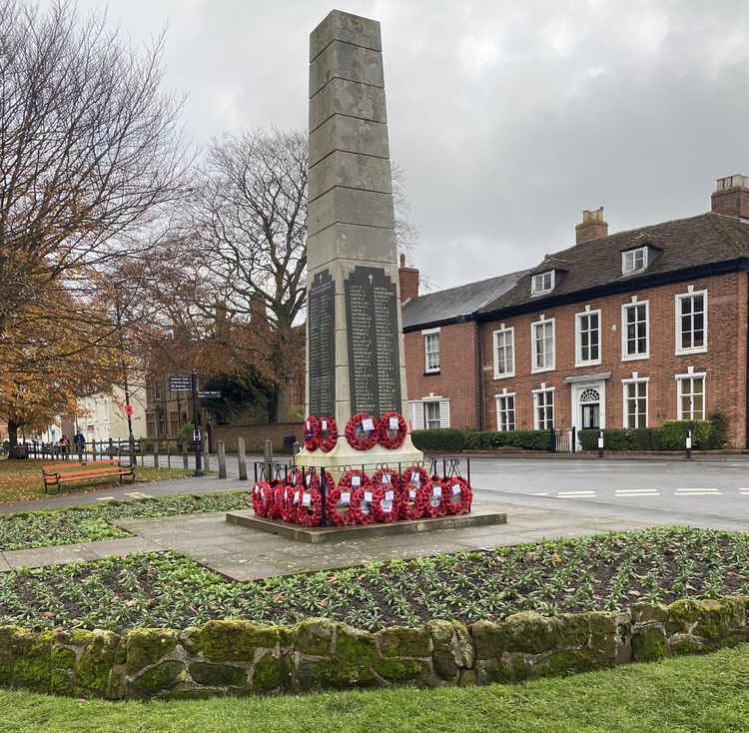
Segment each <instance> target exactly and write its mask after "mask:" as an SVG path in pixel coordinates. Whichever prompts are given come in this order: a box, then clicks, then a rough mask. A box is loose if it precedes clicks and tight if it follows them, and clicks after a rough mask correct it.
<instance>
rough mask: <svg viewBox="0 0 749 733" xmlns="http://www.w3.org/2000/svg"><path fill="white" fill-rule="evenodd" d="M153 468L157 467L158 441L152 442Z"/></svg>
mask: <svg viewBox="0 0 749 733" xmlns="http://www.w3.org/2000/svg"><path fill="white" fill-rule="evenodd" d="M153 467H154V468H158V467H159V441H158V440H154V441H153Z"/></svg>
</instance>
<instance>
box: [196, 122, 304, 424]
mask: <svg viewBox="0 0 749 733" xmlns="http://www.w3.org/2000/svg"><path fill="white" fill-rule="evenodd" d="M306 217H307V137H306V135H304V134H301V133H285V132H278V131H274V132H271V133H263V132H257V133H244V134H242V135H240V136H225V137H224V138H222V139H221V140H220V141H214V142H213V144H212V145H211V146H210V148H209V149H208V151H207V154H206V157H205V161H204V163H203V165H202V166H201V168H200V173H199V177H198V180H197V182H196V185H195V196H194V199H193V201H192V205H191V207H190V209H189V234H188V236H190V237H191V238H192V241H193V245H194V247H195V249H194V261H195V262H197V263H199V267H198V269H197V271H196V274H195V277H194V278H193V280H192V282H193V283H194V287H195V288H196V289H201V288H202V289H203V293H204V295H203V298H202V310H203V314H204V315H208V312H210V311H213V310H214V309H215V304H216V302H221V303H222V304H223V305H225V308H226V312H227V315H228V316H229V317H230V318H235V319H236V320H238V321H242V322H245V323H248V324H250V325H251V326H252V328H253V330H255V329H257V328H258V327H260V329H262V330H263V331H265V332H266V333H267V339H266V340H265V341H264V342H258V341H257V340H254V341H253V340H247V342H246V343H249V344H252V345H254V348H258V347H259V348H264V349H265V351H266V353H265V354H256V355H255V356H256V357H259V358H260V359H261V360H265V361H268V362H270V363H272V365H273V366H274V369H275V381H276V384H277V387H278V403H277V409H276V415H277V419H278V420H280V421H283V420H286V419H287V415H288V407H289V384H290V378H291V373H292V369H291V365H290V360H291V359H292V358H294V356H293V351H294V345H295V339H294V324H295V321H297V320H298V318H299V317H300V315H301V313H302V311H303V309H304V304H305V298H306V280H305V276H306V267H307V227H306ZM207 285H209V286H210V288H211V290H210V292H211V296H210V297H209V298H208V299H206V298H205V288H206V286H207ZM186 310H187V309H186ZM258 321H262V323H259V322H258ZM297 357H298V354H297Z"/></svg>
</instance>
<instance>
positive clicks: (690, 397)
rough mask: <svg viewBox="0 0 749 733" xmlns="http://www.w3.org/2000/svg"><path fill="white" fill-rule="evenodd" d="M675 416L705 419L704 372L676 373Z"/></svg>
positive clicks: (683, 418) (681, 418)
mask: <svg viewBox="0 0 749 733" xmlns="http://www.w3.org/2000/svg"><path fill="white" fill-rule="evenodd" d="M676 397H677V403H676V408H677V415H676V416H677V418H678V419H679V420H704V419H705V373H704V372H702V373H697V372H692V371H690V372H688V373H687V374H677V375H676Z"/></svg>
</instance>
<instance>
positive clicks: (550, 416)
mask: <svg viewBox="0 0 749 733" xmlns="http://www.w3.org/2000/svg"><path fill="white" fill-rule="evenodd" d="M552 427H554V388H553V387H548V388H547V387H545V386H544V385H542V386H541V389H535V390H533V428H534V429H535V430H551V428H552Z"/></svg>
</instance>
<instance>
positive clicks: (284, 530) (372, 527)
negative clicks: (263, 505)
mask: <svg viewBox="0 0 749 733" xmlns="http://www.w3.org/2000/svg"><path fill="white" fill-rule="evenodd" d="M226 521H227V522H229V524H236V525H240V526H242V527H247V528H248V529H255V530H260V531H261V532H269V533H271V534H275V535H278V536H279V537H283V538H285V539H289V540H294V541H296V542H306V543H310V544H318V543H321V542H343V541H346V540H363V539H367V538H370V537H389V536H394V535H404V534H416V533H419V532H430V531H433V530H437V529H464V528H466V527H486V526H488V525H493V524H507V515H506V514H504V513H499V512H489V511H480V510H479V511H473V512H471V513H470V514H460V515H457V516H447V517H435V518H434V519H413V520H401V521H398V522H392V523H390V524H367V525H363V526H362V525H354V526H351V527H301V526H300V525H298V524H286V523H285V522H281V521H276V520H273V519H265V518H262V517H257V516H255V513H254V512H253V511H252V510H246V511H237V512H227V514H226Z"/></svg>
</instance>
